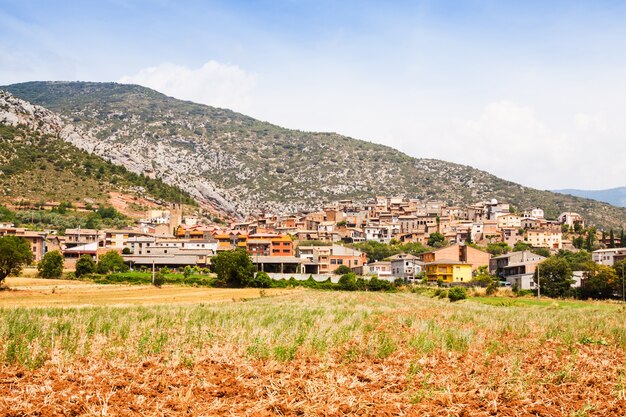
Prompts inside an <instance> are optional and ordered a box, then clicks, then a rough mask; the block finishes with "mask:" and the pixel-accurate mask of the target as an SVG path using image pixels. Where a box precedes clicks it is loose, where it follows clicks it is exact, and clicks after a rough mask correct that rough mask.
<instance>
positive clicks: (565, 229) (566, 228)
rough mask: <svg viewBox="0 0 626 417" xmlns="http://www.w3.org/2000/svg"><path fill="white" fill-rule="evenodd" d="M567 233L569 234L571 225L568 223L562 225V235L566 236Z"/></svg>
mask: <svg viewBox="0 0 626 417" xmlns="http://www.w3.org/2000/svg"><path fill="white" fill-rule="evenodd" d="M567 232H569V225H568V224H567V223H563V224H562V225H561V233H563V234H565V233H567Z"/></svg>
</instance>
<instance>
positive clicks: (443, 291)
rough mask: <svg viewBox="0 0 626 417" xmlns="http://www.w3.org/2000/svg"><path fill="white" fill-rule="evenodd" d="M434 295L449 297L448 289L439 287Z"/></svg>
mask: <svg viewBox="0 0 626 417" xmlns="http://www.w3.org/2000/svg"><path fill="white" fill-rule="evenodd" d="M433 297H439V298H448V290H446V289H444V288H437V289H435V291H434V292H433Z"/></svg>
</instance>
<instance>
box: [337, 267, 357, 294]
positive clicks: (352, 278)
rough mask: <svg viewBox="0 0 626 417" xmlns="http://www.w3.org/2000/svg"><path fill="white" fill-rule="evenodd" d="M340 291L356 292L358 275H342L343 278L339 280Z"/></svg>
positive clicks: (352, 273)
mask: <svg viewBox="0 0 626 417" xmlns="http://www.w3.org/2000/svg"><path fill="white" fill-rule="evenodd" d="M339 289H341V290H343V291H356V290H357V285H356V274H355V273H354V272H350V273H349V274H345V275H342V276H341V278H339Z"/></svg>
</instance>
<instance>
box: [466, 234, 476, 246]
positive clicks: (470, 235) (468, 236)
mask: <svg viewBox="0 0 626 417" xmlns="http://www.w3.org/2000/svg"><path fill="white" fill-rule="evenodd" d="M465 243H466V244H467V245H471V244H472V243H474V242H473V241H472V232H471V231H469V232H468V233H467V239H465Z"/></svg>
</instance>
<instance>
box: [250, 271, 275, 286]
mask: <svg viewBox="0 0 626 417" xmlns="http://www.w3.org/2000/svg"><path fill="white" fill-rule="evenodd" d="M248 285H249V286H251V287H255V288H270V287H271V286H272V278H271V277H270V276H269V275H268V274H267V273H266V272H258V273H257V274H256V276H254V278H252V279H251V280H250V281H249V283H248Z"/></svg>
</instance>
